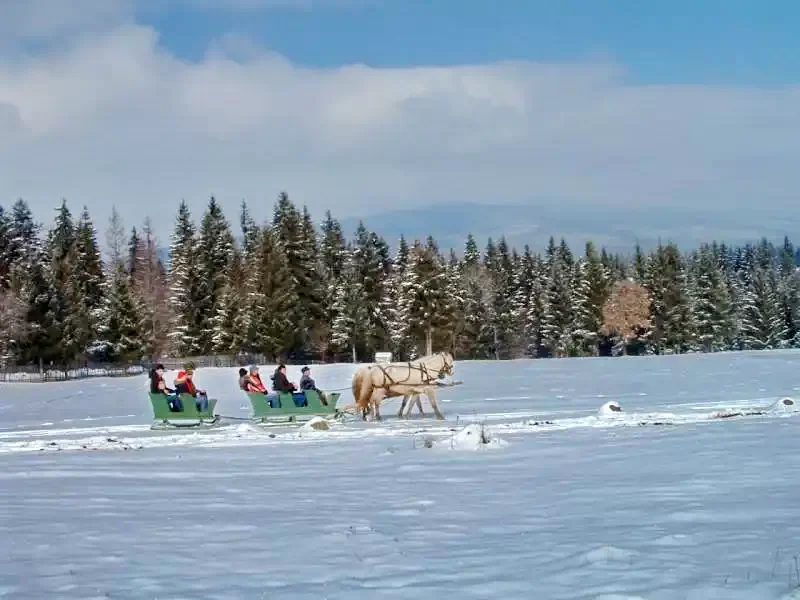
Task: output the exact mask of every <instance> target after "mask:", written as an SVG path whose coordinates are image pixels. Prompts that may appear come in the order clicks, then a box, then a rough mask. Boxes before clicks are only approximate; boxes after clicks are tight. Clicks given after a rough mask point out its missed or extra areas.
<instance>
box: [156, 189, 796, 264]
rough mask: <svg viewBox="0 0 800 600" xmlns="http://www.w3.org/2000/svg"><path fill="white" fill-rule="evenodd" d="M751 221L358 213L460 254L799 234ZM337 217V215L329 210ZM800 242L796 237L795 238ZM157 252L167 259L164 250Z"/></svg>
mask: <svg viewBox="0 0 800 600" xmlns="http://www.w3.org/2000/svg"><path fill="white" fill-rule="evenodd" d="M761 215H762V216H761V217H760V218H758V219H754V218H753V216H752V211H751V212H750V213H749V214H745V215H742V214H741V213H740V212H738V211H736V210H725V211H722V210H715V211H709V210H700V209H698V210H691V211H690V210H689V209H686V208H672V207H657V208H652V207H621V208H616V209H614V208H609V207H600V208H595V207H584V208H572V207H560V206H557V205H556V206H537V205H531V204H527V205H525V204H503V205H493V206H490V205H483V204H471V203H457V204H437V205H433V206H429V207H424V208H411V209H401V210H393V211H385V212H377V213H374V214H369V215H367V216H364V217H363V221H364V224H365V225H366V227H367V229H369V230H371V231H375V232H377V233H378V234H379V235H382V236H383V237H384V238H385V239H386V241H387V242H388V243H389V244H390V245H391V246H392V248H395V247H396V245H397V241H398V240H399V239H400V235H401V234H402V235H404V236H405V237H406V239H407V240H408V241H409V242H413V240H414V239H415V238H419V239H420V240H422V241H424V240H425V238H426V237H427V236H428V235H432V236H433V237H434V239H435V240H436V241H437V242H438V244H439V248H440V249H441V250H442V252H443V253H445V254H446V253H448V252H449V250H450V248H453V249H454V250H455V251H456V253H458V254H459V255H460V254H461V253H462V252H463V249H464V243H465V242H466V239H467V235H468V234H469V233H473V234H474V235H475V237H476V240H477V242H478V247H479V248H481V249H483V248H484V247H485V246H486V242H487V241H488V238H489V237H492V238H493V239H494V240H495V241H497V240H499V239H500V238H501V237H502V236H505V238H506V241H507V242H508V243H509V244H510V245H511V246H513V247H516V248H517V249H518V250H520V251H521V250H522V248H523V247H524V246H525V244H529V245H530V246H531V248H532V249H533V250H534V251H535V252H541V251H542V250H544V248H545V247H546V246H547V242H548V240H549V238H550V236H551V235H552V236H553V237H555V239H556V242H558V241H559V240H560V238H561V237H562V236H563V237H564V238H565V239H566V240H567V242H568V243H569V245H570V247H571V248H572V249H573V251H575V252H576V253H581V252H583V247H584V245H585V243H586V241H587V240H590V239H591V240H593V241H594V243H595V245H596V246H597V248H598V249H599V248H601V247H605V248H606V249H607V250H608V251H609V252H612V253H617V252H618V253H620V254H623V255H628V254H632V253H633V250H634V247H635V245H636V242H637V241H638V242H639V244H640V245H641V246H642V248H643V249H645V250H648V249H650V248H654V247H655V246H657V245H658V243H659V240H661V241H663V242H665V243H666V242H669V241H673V242H676V243H677V244H678V245H679V246H680V247H681V249H683V250H688V249H691V248H695V247H697V246H699V245H700V244H701V243H703V242H709V243H710V242H712V241H714V240H717V241H718V242H723V241H724V242H725V243H727V244H730V245H739V244H745V243H748V242H752V243H755V242H757V241H758V240H759V239H761V237H766V238H767V239H769V240H771V241H773V242H775V243H781V242H782V240H783V237H784V236H785V235H788V236H789V237H790V238H793V236H795V235H796V234H797V233H798V232H800V218H798V217H796V216H794V215H791V214H788V215H787V214H784V213H780V214H778V213H772V212H770V211H768V210H763V211H761ZM334 216H335V215H334ZM359 220H360V219H359V218H358V217H347V218H342V219H340V222H341V225H342V230H343V232H344V234H345V236H346V237H347V238H348V239H351V238H352V237H353V235H354V233H355V231H356V228H357V227H358V222H359ZM793 241H794V242H795V243H798V242H800V237H798V239H794V240H793ZM159 256H160V257H161V260H162V261H164V264H165V265H166V264H168V260H169V250H168V249H167V248H161V249H160V251H159Z"/></svg>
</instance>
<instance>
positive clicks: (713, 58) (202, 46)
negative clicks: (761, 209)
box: [139, 0, 800, 85]
mask: <svg viewBox="0 0 800 600" xmlns="http://www.w3.org/2000/svg"><path fill="white" fill-rule="evenodd" d="M139 18H140V19H141V20H142V21H143V22H149V23H152V24H153V25H154V26H155V27H156V28H157V29H158V30H159V31H160V33H161V35H162V36H163V41H164V43H165V44H166V45H167V46H168V47H170V48H171V49H172V50H174V51H175V52H176V53H177V54H179V55H180V56H183V57H186V58H188V59H192V60H197V59H199V58H201V57H202V55H203V54H204V52H205V51H206V48H207V47H208V45H209V43H210V42H211V41H212V40H213V39H214V38H216V37H218V36H219V35H220V34H221V33H224V32H226V31H235V32H237V33H239V34H244V35H247V36H249V37H251V38H252V39H253V40H255V41H257V42H258V43H260V44H263V45H264V46H265V47H267V48H269V49H271V50H274V51H276V52H279V53H281V54H283V55H285V56H287V57H288V58H290V59H291V60H293V61H296V62H299V63H302V64H307V65H314V66H322V67H328V66H335V65H341V64H349V63H360V62H363V63H366V64H368V65H370V66H374V67H397V66H408V65H442V64H445V65H457V64H465V63H476V62H477V63H480V62H491V61H498V60H507V59H512V60H534V61H572V60H582V59H587V58H589V59H591V58H596V57H613V58H614V59H616V60H618V61H619V62H621V63H622V64H623V65H624V66H625V68H626V69H627V71H628V75H629V77H630V78H631V80H632V81H637V82H658V83H663V82H670V83H727V84H741V83H754V84H765V85H781V84H785V83H794V80H793V77H794V76H795V74H796V73H797V72H798V71H800V41H798V40H800V36H798V31H799V30H800V4H798V3H797V2H790V1H788V0H770V2H763V3H761V2H754V1H753V0H748V1H745V0H727V1H725V0H702V1H697V0H694V1H691V0H671V1H664V0H649V1H641V0H639V1H635V0H580V1H579V0H558V1H556V0H549V1H542V0H500V1H498V2H491V1H488V0H461V1H455V0H449V1H446V0H439V1H436V0H428V1H422V0H405V1H403V0H383V1H381V0H362V1H361V2H358V1H355V2H354V4H353V5H352V6H350V7H342V6H338V5H337V6H333V7H330V6H327V7H326V6H325V5H322V6H316V7H314V6H312V8H311V9H308V8H303V7H300V8H297V7H286V6H283V7H271V8H263V9H261V10H257V9H252V10H238V11H230V12H226V11H221V10H201V11H197V10H191V9H188V8H187V7H186V6H185V5H183V6H177V7H173V8H172V9H169V10H165V11H163V12H161V13H160V14H153V13H152V12H150V11H140V12H139Z"/></svg>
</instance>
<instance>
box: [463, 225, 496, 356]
mask: <svg viewBox="0 0 800 600" xmlns="http://www.w3.org/2000/svg"><path fill="white" fill-rule="evenodd" d="M460 271H461V287H462V288H463V293H464V295H463V310H464V324H463V328H462V329H461V331H460V332H459V333H458V334H457V336H456V354H457V355H458V356H461V357H464V358H473V359H486V358H490V357H494V356H495V354H494V350H493V340H494V327H493V324H492V319H491V317H490V310H489V306H490V303H491V290H492V283H491V278H490V276H489V274H488V273H487V270H486V267H485V265H483V264H482V263H481V255H480V251H479V250H478V245H477V243H476V241H475V237H474V236H473V235H472V234H469V236H468V237H467V241H466V244H465V247H464V259H463V261H462V263H461V268H460Z"/></svg>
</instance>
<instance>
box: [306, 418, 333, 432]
mask: <svg viewBox="0 0 800 600" xmlns="http://www.w3.org/2000/svg"><path fill="white" fill-rule="evenodd" d="M330 428H331V427H330V425H328V422H327V421H326V420H325V419H323V418H322V417H313V418H311V419H310V420H309V421H308V422H307V423H305V424H304V425H303V429H305V430H309V429H313V430H315V431H328V430H329V429H330Z"/></svg>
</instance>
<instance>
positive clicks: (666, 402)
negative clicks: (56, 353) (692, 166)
mask: <svg viewBox="0 0 800 600" xmlns="http://www.w3.org/2000/svg"><path fill="white" fill-rule="evenodd" d="M798 362H800V354H799V353H796V352H769V353H738V354H716V355H702V356H678V357H662V358H624V359H623V358H620V359H584V360H546V361H519V362H503V363H457V367H456V378H458V379H461V380H463V381H464V384H463V385H461V386H458V387H454V388H449V389H444V390H442V391H441V393H440V400H441V402H442V403H441V407H442V409H443V411H444V412H445V415H446V416H447V421H445V422H437V421H434V420H432V419H430V418H428V419H425V420H419V419H413V420H411V421H407V422H405V421H403V422H399V421H397V420H396V419H394V418H393V413H394V412H395V411H396V409H397V406H398V404H397V402H390V403H387V405H386V406H385V408H384V409H383V413H384V415H385V416H386V417H389V418H387V420H386V421H385V422H383V423H362V422H359V421H350V420H348V421H345V422H343V423H337V424H334V425H332V427H331V429H330V430H329V431H313V430H309V429H307V428H301V427H298V426H292V427H286V426H280V427H270V428H266V429H264V428H259V427H257V426H252V425H249V424H247V423H246V422H245V421H242V420H238V419H243V418H246V417H247V415H248V406H247V401H246V399H245V398H244V397H243V395H242V394H241V393H240V392H238V390H237V388H236V369H201V370H200V371H199V372H198V375H197V381H198V384H199V385H200V386H201V387H207V388H208V389H209V390H210V392H211V395H212V396H213V397H217V398H219V400H220V401H219V404H218V407H217V412H219V413H220V414H222V415H225V416H226V417H228V419H227V420H225V421H223V425H222V426H221V427H219V428H217V429H214V430H209V431H204V432H196V433H195V432H185V431H180V432H154V431H150V429H149V425H150V423H151V421H152V414H151V412H150V408H149V403H148V400H147V396H146V394H145V391H146V383H147V382H146V378H145V377H136V378H130V379H100V380H85V381H81V382H69V383H63V384H4V385H0V463H1V464H2V468H0V507H2V511H0V540H3V541H4V542H5V543H3V544H2V550H0V597H3V596H4V597H9V598H92V597H98V598H200V597H202V598H290V599H293V598H331V599H333V598H439V597H443V596H444V595H446V594H447V593H453V594H456V597H457V598H459V600H460V599H462V598H553V599H560V598H587V599H595V598H599V599H604V600H611V599H617V600H621V599H629V600H630V599H633V598H648V599H654V600H660V599H665V598H676V599H687V598H688V599H700V598H720V599H722V598H725V599H732V600H737V599H748V600H759V599H761V598H798V599H800V592H793V590H794V589H795V588H797V586H798V585H799V584H800V577H798V576H799V575H800V503H798V501H797V498H798V497H800V454H798V452H797V442H796V439H797V430H798V425H799V424H800V418H798V417H800V412H798V411H797V410H796V409H797V405H790V406H786V405H784V404H782V403H780V402H779V400H780V399H782V398H784V397H792V398H797V399H798V400H800V392H798V389H800V375H799V374H798V369H797V364H798ZM262 372H264V373H265V374H266V373H267V372H268V367H264V368H263V369H262ZM351 373H352V366H350V365H332V366H324V367H322V366H319V367H316V368H315V369H314V375H315V377H316V379H317V382H318V384H319V385H320V387H323V388H328V389H332V388H342V387H346V386H348V385H349V380H350V374H351ZM289 375H290V378H294V379H295V380H297V379H298V378H299V372H298V369H293V368H289ZM349 402H350V395H349V394H347V393H345V394H344V396H343V398H342V400H340V403H341V404H346V403H349ZM607 402H618V403H619V404H620V405H621V406H622V409H623V412H622V413H616V412H613V411H611V412H605V413H604V412H603V411H599V409H600V407H601V406H602V405H603V404H605V403H607ZM776 403H777V404H776ZM425 407H426V410H427V411H428V412H430V411H429V409H428V407H427V404H426V405H425ZM753 412H760V413H763V414H751V415H749V416H747V415H745V416H732V417H731V418H724V419H721V418H718V417H720V416H723V415H736V414H739V413H753ZM469 423H479V424H485V426H486V431H487V432H488V435H489V437H490V438H491V441H492V443H490V444H488V445H483V444H475V443H473V441H474V440H475V439H476V438H477V437H479V434H480V429H481V427H480V425H478V426H474V425H469ZM465 426H466V429H465ZM796 557H798V558H796ZM792 593H796V594H797V595H796V596H792V595H791V594H792Z"/></svg>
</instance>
